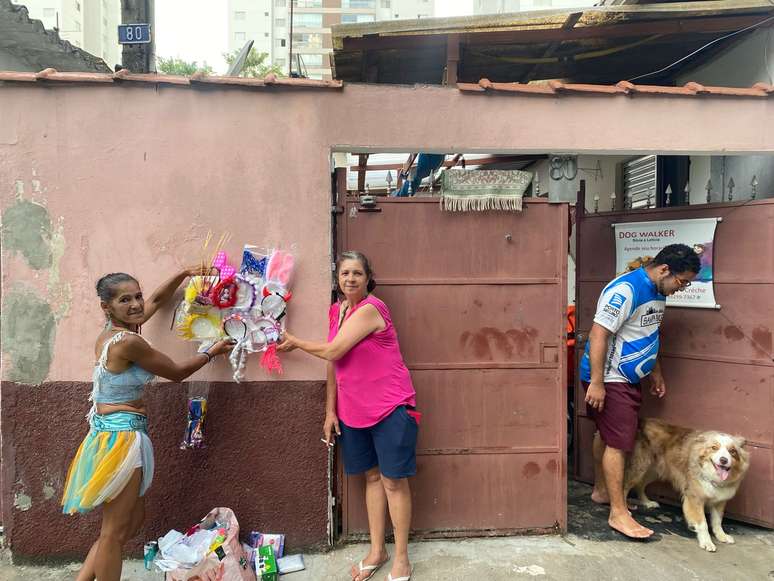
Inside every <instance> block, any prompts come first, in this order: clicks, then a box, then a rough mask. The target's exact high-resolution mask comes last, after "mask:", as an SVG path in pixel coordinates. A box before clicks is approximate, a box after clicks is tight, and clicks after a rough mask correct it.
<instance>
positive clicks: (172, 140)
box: [0, 82, 774, 556]
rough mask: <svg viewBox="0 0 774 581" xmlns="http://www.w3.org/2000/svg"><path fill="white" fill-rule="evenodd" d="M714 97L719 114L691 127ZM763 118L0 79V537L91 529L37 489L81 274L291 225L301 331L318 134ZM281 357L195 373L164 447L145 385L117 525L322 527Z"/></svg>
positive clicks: (326, 197)
mask: <svg viewBox="0 0 774 581" xmlns="http://www.w3.org/2000/svg"><path fill="white" fill-rule="evenodd" d="M732 116H733V117H734V119H735V120H736V122H735V123H733V124H729V126H728V127H727V128H726V129H725V130H724V131H723V132H717V131H715V130H714V129H713V128H714V127H715V126H716V124H717V120H718V119H726V118H729V117H732ZM772 116H774V100H773V99H744V98H711V97H710V98H701V99H699V98H690V97H689V98H666V97H653V98H650V97H637V98H626V97H606V96H598V97H575V96H562V97H550V98H547V97H539V98H534V97H524V96H511V95H505V96H486V95H470V94H463V93H460V92H458V91H456V90H454V89H449V88H443V87H399V86H395V87H392V86H391V87H386V86H383V85H382V86H363V85H350V86H346V87H345V88H344V89H343V90H342V91H319V90H301V89H298V90H292V89H285V90H283V89H281V88H266V89H259V90H249V89H238V88H233V87H225V88H208V89H206V90H199V89H195V88H189V87H169V86H157V85H154V84H147V85H145V84H141V83H137V84H135V83H124V84H120V85H119V84H115V85H89V84H85V83H76V84H68V83H63V84H58V83H56V82H49V83H47V84H46V85H42V84H41V85H37V84H31V83H30V84H27V83H17V84H13V83H5V84H3V85H2V86H0V209H1V210H2V217H3V236H4V238H3V253H2V287H1V288H2V299H3V305H2V329H3V344H2V368H3V382H2V391H1V396H2V404H3V405H2V460H3V461H2V470H3V483H4V484H3V490H2V497H3V500H4V502H3V524H4V526H5V527H6V529H5V530H6V534H7V538H8V542H9V545H10V547H11V549H12V550H13V551H14V554H16V555H20V556H35V555H38V556H39V555H48V556H52V555H78V554H82V553H83V552H84V551H85V550H86V548H87V547H88V545H89V543H90V542H91V541H92V540H93V537H94V534H95V531H96V528H95V527H96V519H97V518H98V515H90V516H89V517H86V518H85V519H82V518H78V517H64V516H61V515H60V514H59V512H58V510H59V509H58V498H59V496H60V495H61V491H62V483H63V479H64V476H65V470H66V465H67V463H68V462H69V457H70V455H71V454H72V453H73V452H74V450H75V448H76V446H77V444H78V441H79V440H80V439H81V438H82V437H83V435H84V433H85V431H86V425H85V420H84V419H83V415H84V414H85V413H86V410H87V409H88V403H87V401H86V397H87V394H88V391H89V388H90V383H89V382H90V376H91V366H92V363H93V359H94V353H93V348H94V345H93V343H94V339H95V337H96V335H97V333H98V332H99V329H100V325H101V317H100V311H99V306H98V302H97V299H96V297H95V296H94V290H93V284H94V281H95V279H96V278H97V277H98V276H99V275H101V274H103V273H105V272H106V271H112V270H127V271H129V272H133V273H134V274H136V275H137V276H138V277H139V278H140V280H141V282H142V283H143V285H144V287H145V289H146V290H149V289H152V288H153V287H154V285H156V284H158V283H159V282H160V281H161V280H162V279H163V278H164V277H166V276H168V275H169V274H171V272H173V271H174V270H175V269H177V268H179V267H180V266H182V265H184V264H187V263H189V262H191V261H195V260H196V259H197V258H198V254H197V253H198V250H199V248H200V247H201V243H202V238H203V236H204V234H205V233H206V231H207V229H212V230H213V231H214V232H215V234H216V236H217V235H218V234H219V233H220V232H223V231H226V230H228V231H229V232H230V233H231V235H232V242H231V244H229V246H228V250H230V251H232V252H236V251H237V250H238V249H239V246H240V245H241V244H242V243H243V242H253V243H262V244H290V243H295V244H296V245H297V246H296V250H297V253H298V273H297V277H296V286H295V289H294V291H295V292H294V299H293V302H292V303H291V310H290V314H289V325H290V329H291V330H293V331H294V332H296V333H297V334H299V335H301V336H306V337H310V338H317V339H322V338H323V337H324V336H325V334H326V326H327V321H326V312H327V305H328V300H329V296H330V260H331V255H330V246H331V234H330V233H331V218H330V195H331V193H330V152H331V149H332V148H335V149H340V150H351V151H358V150H369V149H370V150H372V151H420V150H421V151H431V152H433V151H434V152H449V151H468V152H502V153H510V152H546V151H575V152H579V153H580V154H581V155H599V154H609V153H613V152H618V153H626V154H636V153H640V152H648V151H661V152H665V153H668V152H674V153H685V154H689V153H711V152H715V151H721V150H726V151H728V152H745V153H770V152H774V133H773V132H771V131H767V130H766V124H765V123H761V122H760V119H771V118H772ZM385 119H392V120H395V119H400V120H401V122H400V123H392V122H390V123H385ZM588 119H594V131H589V125H588ZM428 127H433V128H434V129H433V131H428V130H427V128H428ZM582 165H583V166H584V167H585V165H584V164H582ZM375 267H376V268H377V270H378V264H377V265H375ZM170 316H171V313H170V311H169V310H167V311H165V312H163V313H161V314H160V315H159V317H158V318H157V319H156V320H154V321H151V322H150V323H149V324H148V325H147V326H146V328H145V329H144V330H143V331H144V334H145V335H146V336H147V337H148V338H149V339H150V340H151V341H153V342H154V344H155V345H156V346H158V347H159V348H160V349H162V350H163V351H165V352H167V353H169V354H170V355H171V356H172V357H175V358H180V357H183V356H186V355H189V354H190V353H191V352H192V349H193V348H192V346H191V345H190V344H187V343H184V342H183V341H181V340H179V339H177V338H176V337H175V336H174V334H173V333H171V332H170V331H169V327H168V324H169V317H170ZM401 332H403V333H406V332H411V330H410V329H402V330H401ZM284 364H285V369H286V374H285V376H283V377H282V378H281V379H280V380H279V381H278V380H277V379H275V378H267V377H265V376H264V375H263V374H262V373H260V372H259V371H257V366H256V365H255V363H254V362H252V363H251V365H250V368H249V371H248V381H247V382H246V383H244V384H241V385H236V384H233V383H230V373H229V369H228V368H227V367H226V365H225V364H224V363H223V362H219V363H218V364H217V365H215V366H213V368H211V369H210V370H209V371H208V372H207V373H208V374H207V375H206V376H205V377H203V379H206V380H209V381H211V382H212V385H211V386H210V396H211V407H210V416H209V419H208V421H209V422H210V424H209V428H208V429H209V430H210V431H209V434H208V438H209V441H210V447H209V448H208V449H207V450H205V451H202V452H189V451H186V452H182V451H179V450H177V449H176V445H177V441H178V438H180V437H181V435H182V430H183V427H184V423H185V419H184V407H185V397H186V394H187V387H186V386H184V385H174V384H168V383H164V384H160V385H159V386H158V387H155V388H151V389H150V390H149V391H148V397H147V400H148V405H149V408H150V412H151V426H152V427H151V436H152V438H153V439H154V441H155V442H156V451H157V455H158V458H159V462H158V473H157V474H158V477H157V481H156V485H155V486H154V487H153V488H152V489H151V491H150V492H149V495H148V499H147V502H148V508H149V511H148V514H149V516H148V522H147V527H146V529H145V531H144V532H143V534H142V535H141V536H140V537H138V542H139V541H141V540H142V539H147V538H151V537H152V536H154V535H157V534H160V533H163V532H165V531H166V530H168V529H169V528H172V527H178V528H180V527H185V526H186V525H188V524H190V523H191V522H192V521H194V520H196V519H198V518H199V517H200V516H202V515H203V514H204V512H206V510H208V509H209V508H211V507H213V506H217V505H231V506H232V507H233V508H235V509H236V510H237V515H238V517H239V519H240V521H241V525H242V527H243V529H245V530H249V529H251V528H258V527H260V528H262V529H272V530H273V531H284V532H286V533H287V534H288V545H289V546H290V547H291V548H292V549H296V548H299V547H303V546H310V545H315V544H317V545H319V544H321V543H324V541H325V539H326V524H327V520H326V507H327V499H326V482H327V474H326V467H327V456H326V454H325V450H324V448H323V447H322V445H321V444H320V443H319V441H318V440H319V436H318V434H319V430H320V426H321V423H322V409H323V405H322V402H323V398H324V386H323V379H324V375H323V366H322V364H320V363H318V362H316V361H315V360H312V359H311V358H309V357H306V356H304V355H303V354H296V353H293V354H289V355H288V356H287V357H285V358H284ZM84 522H85V524H84ZM41 538H46V539H63V540H62V541H61V542H59V541H58V542H57V543H53V542H51V543H45V544H42V543H40V542H39V539H41ZM137 546H138V545H135V548H136V547H137Z"/></svg>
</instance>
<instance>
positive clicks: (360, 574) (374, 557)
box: [349, 548, 390, 581]
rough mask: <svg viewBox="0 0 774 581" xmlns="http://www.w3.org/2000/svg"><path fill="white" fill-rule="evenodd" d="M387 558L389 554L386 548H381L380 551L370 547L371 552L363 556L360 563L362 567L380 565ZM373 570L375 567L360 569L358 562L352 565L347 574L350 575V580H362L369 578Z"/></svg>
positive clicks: (387, 559)
mask: <svg viewBox="0 0 774 581" xmlns="http://www.w3.org/2000/svg"><path fill="white" fill-rule="evenodd" d="M389 559H390V556H389V555H388V554H387V549H384V548H383V549H382V550H381V551H378V550H374V549H371V552H370V553H368V555H366V556H365V558H364V559H363V560H362V561H361V563H362V564H363V566H364V567H368V566H369V565H370V566H376V567H381V566H382V565H384V564H385V563H386V562H387V561H389ZM374 571H375V569H365V570H363V571H360V569H359V568H358V564H355V565H352V569H351V570H350V572H349V574H350V575H351V576H352V581H364V580H365V579H369V578H370V577H371V576H372V575H373V574H374Z"/></svg>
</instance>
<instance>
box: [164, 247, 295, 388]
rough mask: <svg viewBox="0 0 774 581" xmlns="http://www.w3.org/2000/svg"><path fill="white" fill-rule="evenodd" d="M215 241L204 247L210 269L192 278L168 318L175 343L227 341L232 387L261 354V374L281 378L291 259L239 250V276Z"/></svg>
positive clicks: (275, 253)
mask: <svg viewBox="0 0 774 581" xmlns="http://www.w3.org/2000/svg"><path fill="white" fill-rule="evenodd" d="M228 236H229V235H224V236H221V238H220V240H219V241H218V243H217V244H215V247H214V248H212V249H211V250H208V249H210V248H211V245H209V239H210V238H211V234H208V240H207V242H205V245H204V249H203V254H204V253H205V251H206V252H209V253H211V254H210V255H209V256H206V259H205V257H204V256H203V257H202V264H211V265H212V267H211V269H212V270H211V271H210V273H207V275H206V276H195V277H192V278H191V282H190V283H189V285H188V287H186V290H185V293H184V299H183V301H182V302H181V303H180V306H179V308H178V309H177V312H176V314H175V317H174V325H175V327H176V328H177V331H178V333H179V334H180V336H181V337H183V338H185V339H188V340H192V341H198V342H201V343H204V342H211V341H214V340H218V339H221V338H223V337H230V338H232V339H233V340H234V341H235V342H236V343H235V345H234V347H233V349H232V351H231V354H230V356H229V361H230V363H231V367H232V369H233V377H234V380H235V381H242V380H243V379H244V378H245V372H246V365H247V359H248V358H249V355H250V354H251V353H256V352H261V353H262V355H261V357H260V360H259V364H260V366H261V368H262V369H263V370H264V371H266V372H268V373H282V363H281V361H280V354H279V353H278V352H277V344H278V343H279V341H280V338H281V336H282V331H283V326H284V322H285V319H286V318H287V313H288V302H289V301H290V299H291V297H292V294H291V292H290V284H291V281H292V278H293V271H294V268H295V256H294V253H293V252H291V251H287V250H279V249H272V248H263V247H258V246H253V245H245V246H244V247H243V249H242V262H241V265H240V267H239V273H236V269H234V267H233V266H231V265H230V264H229V262H228V254H227V253H226V251H225V250H224V245H225V244H226V242H227V241H228Z"/></svg>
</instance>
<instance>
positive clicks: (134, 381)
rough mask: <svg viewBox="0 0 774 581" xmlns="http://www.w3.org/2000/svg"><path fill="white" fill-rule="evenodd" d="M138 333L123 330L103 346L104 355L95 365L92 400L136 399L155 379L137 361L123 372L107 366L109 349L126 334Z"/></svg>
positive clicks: (122, 401)
mask: <svg viewBox="0 0 774 581" xmlns="http://www.w3.org/2000/svg"><path fill="white" fill-rule="evenodd" d="M126 334H130V335H136V334H137V333H132V332H131V331H121V332H119V333H116V334H115V335H113V336H112V337H111V338H110V339H109V340H108V341H106V342H105V346H104V347H103V348H102V355H101V356H100V358H99V361H98V362H97V365H95V366H94V377H93V381H94V388H93V389H92V392H91V398H89V399H91V400H93V401H94V403H95V404H97V403H124V402H128V401H134V400H137V399H140V398H141V397H142V390H143V389H144V388H145V386H146V385H147V384H148V383H150V382H151V381H153V378H154V377H155V375H153V374H152V373H150V372H148V371H145V370H144V369H143V368H142V367H140V366H139V365H137V364H136V363H134V364H132V366H131V367H129V368H128V369H126V370H125V371H122V372H121V373H113V372H112V371H108V369H107V368H106V365H107V357H108V349H110V346H111V345H114V344H115V343H118V342H119V341H120V340H121V339H123V337H124V335H126Z"/></svg>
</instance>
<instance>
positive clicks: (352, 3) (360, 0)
mask: <svg viewBox="0 0 774 581" xmlns="http://www.w3.org/2000/svg"><path fill="white" fill-rule="evenodd" d="M341 7H342V8H376V0H341Z"/></svg>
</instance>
